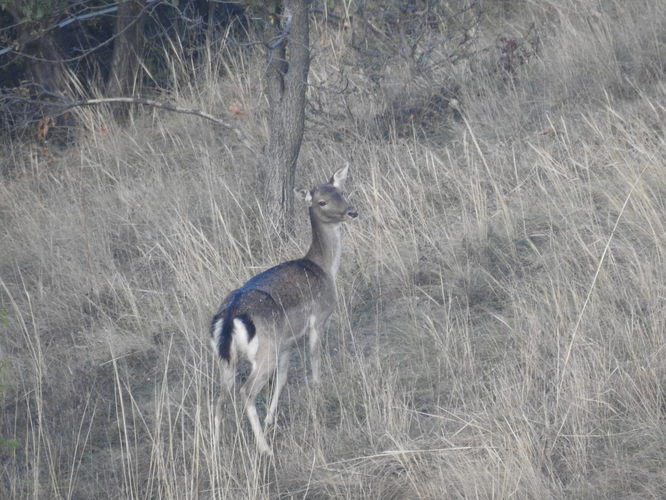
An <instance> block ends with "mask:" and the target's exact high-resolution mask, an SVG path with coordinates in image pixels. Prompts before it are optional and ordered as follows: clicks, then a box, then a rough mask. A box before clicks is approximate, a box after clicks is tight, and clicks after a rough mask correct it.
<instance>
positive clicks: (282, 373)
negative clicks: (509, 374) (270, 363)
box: [264, 350, 289, 425]
mask: <svg viewBox="0 0 666 500" xmlns="http://www.w3.org/2000/svg"><path fill="white" fill-rule="evenodd" d="M288 372H289V350H285V351H284V352H281V353H280V355H279V357H278V367H277V374H276V376H275V389H274V391H273V397H272V398H271V405H270V407H269V408H268V413H266V419H265V420H264V424H265V425H272V424H273V422H274V420H275V411H276V410H277V405H278V399H279V398H280V393H281V392H282V389H283V388H284V385H285V384H286V383H287V373H288Z"/></svg>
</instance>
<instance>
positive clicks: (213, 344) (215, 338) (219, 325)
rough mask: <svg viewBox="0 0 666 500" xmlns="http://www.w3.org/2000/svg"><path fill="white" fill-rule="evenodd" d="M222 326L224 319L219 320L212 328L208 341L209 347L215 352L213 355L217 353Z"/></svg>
mask: <svg viewBox="0 0 666 500" xmlns="http://www.w3.org/2000/svg"><path fill="white" fill-rule="evenodd" d="M223 324H224V319H223V318H220V319H218V320H217V322H216V323H215V328H213V336H212V338H211V339H210V346H211V347H212V348H213V351H215V354H217V353H218V347H217V346H219V345H220V335H221V334H222V325H223Z"/></svg>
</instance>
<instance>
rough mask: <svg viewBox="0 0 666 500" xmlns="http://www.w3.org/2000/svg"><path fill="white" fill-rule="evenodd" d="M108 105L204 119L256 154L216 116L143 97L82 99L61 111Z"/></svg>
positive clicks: (252, 147)
mask: <svg viewBox="0 0 666 500" xmlns="http://www.w3.org/2000/svg"><path fill="white" fill-rule="evenodd" d="M110 103H129V104H142V105H144V106H151V107H153V108H159V109H166V110H167V111H173V112H174V113H183V114H186V115H193V116H198V117H200V118H204V119H206V120H209V121H212V122H213V123H216V124H218V125H220V126H222V127H224V128H226V129H228V130H231V131H232V132H233V133H234V134H235V135H236V138H237V139H238V141H239V142H240V143H241V144H243V146H245V147H246V148H247V149H248V150H249V151H251V152H252V153H255V154H256V153H257V151H256V149H255V148H254V146H253V145H252V143H250V141H248V139H247V138H246V137H245V135H244V134H243V132H242V131H241V130H240V129H238V128H237V127H234V126H233V125H231V124H230V123H229V122H227V121H224V120H222V119H221V118H218V117H217V116H214V115H211V114H210V113H206V112H204V111H200V110H198V109H192V108H183V107H180V106H175V105H173V104H168V103H165V102H159V101H154V100H152V99H144V98H143V97H105V98H100V99H84V100H80V101H73V102H70V103H68V104H65V105H63V107H62V108H61V110H62V112H63V113H64V112H65V111H67V110H68V109H72V108H77V107H82V106H94V105H96V104H110Z"/></svg>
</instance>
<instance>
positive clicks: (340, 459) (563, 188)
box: [0, 0, 666, 499]
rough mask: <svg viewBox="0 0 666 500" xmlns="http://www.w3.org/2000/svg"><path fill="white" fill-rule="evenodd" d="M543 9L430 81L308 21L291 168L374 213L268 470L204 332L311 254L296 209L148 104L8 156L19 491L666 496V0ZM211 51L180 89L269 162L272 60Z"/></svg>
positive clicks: (5, 198) (484, 36)
mask: <svg viewBox="0 0 666 500" xmlns="http://www.w3.org/2000/svg"><path fill="white" fill-rule="evenodd" d="M535 4H542V5H547V2H545V3H542V2H524V3H523V2H504V3H503V4H499V3H497V2H491V3H490V4H489V5H487V7H488V9H489V10H488V15H487V17H485V18H484V19H483V20H482V22H481V24H480V25H479V26H478V28H477V29H476V30H475V32H474V38H473V40H471V42H470V43H469V44H468V45H466V47H465V54H463V57H461V58H460V60H458V61H456V63H455V64H454V63H453V62H451V60H450V59H449V58H446V57H444V53H445V51H446V50H448V49H447V47H449V45H450V46H454V45H455V43H454V41H452V42H450V44H447V43H444V44H441V45H440V46H438V47H437V48H436V49H435V51H434V52H433V53H432V54H431V59H430V60H431V61H433V60H435V59H437V57H438V56H440V57H439V60H440V61H445V63H441V64H438V65H434V64H433V65H431V66H430V67H427V68H426V69H427V71H426V70H423V68H420V67H419V66H418V65H414V64H412V63H413V61H412V60H410V59H409V58H404V57H399V56H396V57H390V58H388V59H385V60H383V61H381V64H379V63H378V62H377V61H373V60H371V57H370V56H368V55H367V54H366V55H363V54H362V53H360V52H359V51H355V50H354V49H352V48H351V46H350V44H351V42H350V40H349V35H348V33H347V32H346V31H345V29H344V27H342V26H339V27H335V26H327V25H325V24H322V22H321V18H318V19H317V20H315V21H313V26H312V37H311V39H312V44H313V50H314V60H313V63H312V69H311V77H310V82H311V83H312V88H311V89H310V95H309V99H310V102H311V103H312V106H311V107H310V108H309V111H308V121H307V124H306V128H307V132H306V138H305V141H304V145H303V149H302V152H301V157H300V179H301V182H302V183H304V184H307V185H312V184H314V183H316V182H319V181H321V180H322V179H324V178H326V177H327V176H328V175H329V174H330V173H332V172H333V171H334V170H335V169H336V168H338V167H339V166H340V165H341V164H343V162H345V161H348V162H350V163H351V165H352V175H353V178H352V179H351V181H350V182H349V188H350V193H349V196H350V201H351V202H352V203H354V204H355V205H356V207H357V209H358V211H359V213H360V217H359V219H358V220H357V221H354V222H353V223H350V224H348V225H347V226H346V227H345V235H344V238H345V239H344V252H343V261H342V265H341V271H340V275H339V277H338V289H339V296H340V304H339V307H338V311H337V313H336V314H335V315H334V319H333V321H332V323H331V326H330V328H329V330H328V332H327V335H326V339H325V340H324V343H323V349H324V357H323V366H322V368H323V374H324V383H323V385H322V387H321V388H320V389H319V390H317V391H314V390H312V388H311V387H310V386H309V377H306V376H305V374H306V372H307V356H304V355H303V354H302V352H301V353H300V354H299V355H294V356H293V360H292V361H293V368H292V372H291V377H290V380H289V383H288V385H287V388H286V389H285V392H284V393H283V396H282V401H281V403H282V404H281V405H280V407H279V409H278V419H277V420H278V425H277V427H276V428H275V429H273V430H271V432H270V433H269V434H270V435H269V439H270V440H271V442H272V443H273V445H274V450H275V454H276V457H275V460H273V461H266V460H264V459H260V458H259V457H258V456H257V454H256V451H255V449H254V445H253V442H252V438H251V435H250V434H251V433H250V432H249V427H248V426H247V423H246V421H245V419H240V420H238V418H237V416H236V415H235V413H234V407H233V405H227V409H226V411H227V418H226V419H225V421H224V424H223V436H222V439H221V442H219V443H213V442H212V441H211V435H212V430H213V424H212V402H213V400H214V397H215V396H216V394H217V391H218V390H219V389H220V388H219V384H218V381H217V367H216V360H215V359H214V356H213V355H212V353H211V352H210V351H209V347H208V338H207V330H208V321H209V319H210V317H211V314H212V313H213V311H214V309H215V308H216V307H217V305H218V302H219V300H220V299H221V298H222V297H223V295H225V294H226V293H227V292H228V291H229V290H231V289H233V288H234V287H236V286H238V285H239V284H240V283H242V282H243V281H245V280H246V279H247V278H248V277H249V276H251V275H252V274H254V273H256V272H257V271H258V270H261V269H264V268H266V267H268V266H270V265H273V264H275V263H277V262H279V261H281V260H284V259H287V258H292V257H295V256H298V255H299V254H300V253H301V252H303V251H304V250H305V249H306V245H307V243H308V239H309V228H308V227H307V224H306V220H305V219H306V217H305V212H304V211H303V212H299V213H300V214H301V216H300V218H299V221H298V231H297V233H296V235H295V236H294V237H293V238H291V239H289V238H288V239H284V240H281V241H279V240H276V239H274V238H267V237H264V236H263V235H262V234H260V233H259V232H258V228H260V227H262V223H261V220H260V218H261V211H260V209H259V207H260V206H261V200H257V198H256V196H255V192H256V189H255V187H254V182H255V171H256V167H257V158H258V156H257V155H256V151H255V152H252V151H248V149H247V148H245V147H244V146H243V145H241V144H240V143H239V142H238V141H237V140H236V138H235V136H234V135H233V134H229V133H228V132H227V131H225V130H224V129H220V128H216V126H214V125H211V124H210V123H207V122H205V121H202V120H201V119H200V118H197V117H191V116H185V115H180V114H171V113H167V112H164V111H150V110H146V109H140V110H136V113H135V114H134V116H133V119H132V122H131V123H130V124H129V125H127V126H124V127H118V126H114V125H112V124H111V121H110V120H109V119H108V116H109V115H108V110H105V109H103V108H96V109H86V110H82V111H81V115H80V118H81V120H83V122H84V123H85V125H86V132H85V134H84V135H83V136H82V137H81V138H80V140H79V141H78V143H77V144H76V145H75V146H72V147H70V148H68V149H66V150H61V151H55V150H53V149H51V150H50V151H44V150H42V149H41V148H38V147H27V146H25V145H22V146H21V145H18V144H5V145H4V146H3V153H2V169H3V170H2V178H1V181H0V182H1V183H0V242H1V243H0V311H1V313H0V314H1V316H0V320H1V322H0V332H1V336H0V358H1V361H0V363H1V364H0V377H1V380H0V383H1V384H2V385H0V438H1V439H2V441H1V442H0V443H1V444H0V497H1V498H28V497H29V498H44V499H46V498H77V499H87V498H172V499H183V498H229V499H235V498H268V497H270V498H290V497H296V498H404V499H408V498H409V499H411V498H417V497H418V498H508V497H514V498H664V497H665V496H666V425H665V422H664V419H665V415H666V402H665V400H664V397H665V394H664V387H666V265H665V264H666V263H665V260H666V231H665V227H664V225H665V221H666V170H665V169H664V164H663V159H664V157H666V139H665V135H664V134H665V130H664V128H665V124H666V108H665V107H664V102H666V11H665V10H664V9H663V5H661V1H660V0H636V1H632V2H625V1H622V0H616V1H609V2H596V1H592V0H568V1H564V2H559V1H558V2H553V3H552V4H549V5H547V6H546V7H537V6H536V5H535ZM436 34H437V32H436V31H434V32H429V35H428V36H429V37H430V38H431V39H433V38H435V37H436ZM384 49H386V47H384ZM460 50H461V49H460ZM211 53H214V54H215V55H214V56H210V57H208V58H205V59H204V60H203V61H199V62H198V63H197V64H199V66H198V67H197V69H196V71H197V75H198V78H197V79H196V80H195V81H192V80H190V79H188V78H186V77H185V76H181V75H186V74H187V73H186V72H185V70H184V67H185V66H186V65H187V64H190V63H188V61H187V60H186V58H185V57H184V56H183V55H182V54H179V53H178V52H177V51H175V50H174V51H172V52H170V54H169V60H171V61H172V63H173V74H174V82H173V88H171V89H170V90H169V93H168V96H167V95H166V94H165V99H166V98H168V99H170V100H171V101H172V102H174V103H176V104H178V105H183V106H189V107H199V108H201V109H203V110H206V111H208V112H211V113H217V114H218V115H225V113H228V112H227V108H228V107H229V106H232V105H233V106H235V108H232V109H235V110H236V112H235V113H234V114H235V115H237V116H236V117H231V116H230V115H229V117H228V118H229V120H233V121H234V123H235V124H236V126H238V127H239V128H241V129H242V130H243V132H244V133H245V134H246V136H247V137H248V138H249V139H250V142H251V143H253V144H256V145H257V150H260V148H261V145H262V144H265V141H266V129H265V127H266V126H265V123H266V110H265V104H264V103H265V99H264V97H263V95H262V88H261V77H262V70H263V60H262V59H261V57H260V54H258V53H254V52H252V51H251V50H247V51H240V52H234V51H223V50H219V51H213V52H211ZM509 55H510V56H509ZM446 61H448V62H446ZM438 96H439V97H438ZM452 96H455V99H456V102H457V105H455V104H454V105H453V106H452V105H451V101H450V99H451V98H452ZM410 106H411V107H412V108H409V107H410ZM419 106H420V107H419ZM454 107H456V108H458V109H453V108H454ZM405 109H407V111H406V112H402V111H403V110H405ZM424 109H426V110H429V111H428V112H423V110H424ZM238 110H242V113H238V112H237V111H238ZM413 110H416V111H413ZM236 411H238V410H236ZM13 440H15V441H13ZM15 445H18V447H17V448H16V449H15V450H13V448H15Z"/></svg>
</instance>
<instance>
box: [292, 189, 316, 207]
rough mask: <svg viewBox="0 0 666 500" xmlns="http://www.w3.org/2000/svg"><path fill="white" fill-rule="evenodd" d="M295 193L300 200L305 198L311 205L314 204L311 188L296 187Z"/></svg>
mask: <svg viewBox="0 0 666 500" xmlns="http://www.w3.org/2000/svg"><path fill="white" fill-rule="evenodd" d="M294 194H295V195H296V198H298V199H299V200H303V201H304V202H305V203H307V204H308V207H309V206H312V193H311V192H310V190H309V189H305V188H294Z"/></svg>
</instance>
